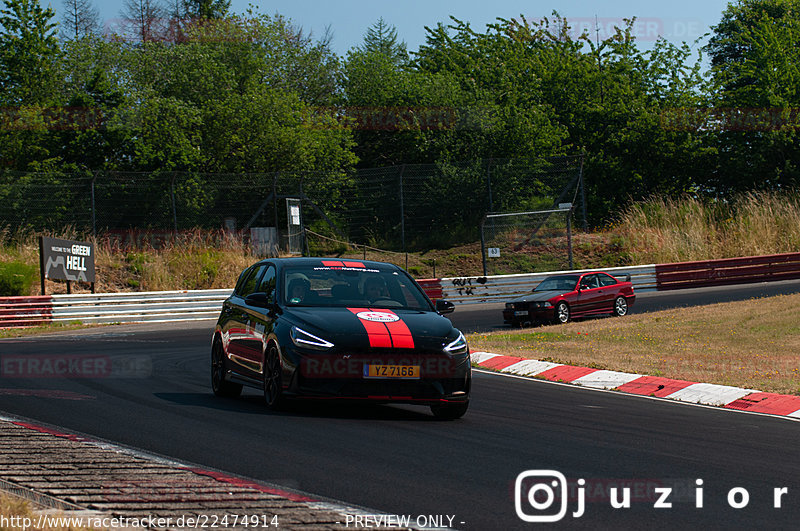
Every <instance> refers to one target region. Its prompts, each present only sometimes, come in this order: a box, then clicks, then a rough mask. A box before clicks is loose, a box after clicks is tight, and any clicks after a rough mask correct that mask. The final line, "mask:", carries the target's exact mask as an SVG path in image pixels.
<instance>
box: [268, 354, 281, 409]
mask: <svg viewBox="0 0 800 531" xmlns="http://www.w3.org/2000/svg"><path fill="white" fill-rule="evenodd" d="M264 403H265V404H266V405H267V407H268V408H270V409H274V410H277V409H280V408H281V406H282V405H283V381H282V378H281V356H280V354H279V353H278V347H276V346H275V345H274V344H270V345H269V347H267V354H266V356H264Z"/></svg>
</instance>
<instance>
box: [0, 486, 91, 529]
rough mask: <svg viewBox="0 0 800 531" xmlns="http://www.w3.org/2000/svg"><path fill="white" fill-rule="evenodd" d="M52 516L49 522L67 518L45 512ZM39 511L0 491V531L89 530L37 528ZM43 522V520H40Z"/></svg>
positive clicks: (51, 526) (57, 527)
mask: <svg viewBox="0 0 800 531" xmlns="http://www.w3.org/2000/svg"><path fill="white" fill-rule="evenodd" d="M47 512H48V513H50V514H51V515H52V518H50V519H48V520H49V522H53V521H58V520H57V519H58V518H59V517H64V520H67V518H69V517H68V516H67V515H65V514H64V513H60V512H53V511H47ZM40 514H42V513H41V512H40V509H39V508H38V507H36V506H35V505H34V504H32V503H31V502H29V501H28V500H25V499H23V498H19V497H17V496H12V495H11V494H7V493H5V492H2V491H0V531H88V530H89V529H91V528H84V527H74V526H72V525H67V526H54V525H44V526H42V527H39V526H38V525H37V524H38V523H39V520H40V518H39V515H40ZM42 521H44V520H42Z"/></svg>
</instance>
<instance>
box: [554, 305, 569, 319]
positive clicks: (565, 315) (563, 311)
mask: <svg viewBox="0 0 800 531" xmlns="http://www.w3.org/2000/svg"><path fill="white" fill-rule="evenodd" d="M569 319H570V313H569V304H567V303H566V302H564V301H561V302H559V303H558V304H556V310H555V322H557V323H561V324H564V323H568V322H569Z"/></svg>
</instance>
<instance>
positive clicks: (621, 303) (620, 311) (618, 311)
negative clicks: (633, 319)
mask: <svg viewBox="0 0 800 531" xmlns="http://www.w3.org/2000/svg"><path fill="white" fill-rule="evenodd" d="M627 314H628V300H627V299H626V298H625V297H623V296H622V295H620V296H619V297H617V298H616V299H615V300H614V311H612V312H611V315H613V316H615V317H622V316H623V315H627Z"/></svg>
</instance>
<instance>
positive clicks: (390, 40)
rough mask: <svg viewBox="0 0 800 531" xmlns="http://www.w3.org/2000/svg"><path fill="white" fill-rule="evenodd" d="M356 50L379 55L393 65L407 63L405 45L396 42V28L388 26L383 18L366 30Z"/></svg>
mask: <svg viewBox="0 0 800 531" xmlns="http://www.w3.org/2000/svg"><path fill="white" fill-rule="evenodd" d="M358 49H359V50H360V51H362V52H366V53H377V54H380V55H382V56H384V57H386V58H387V59H388V60H389V61H390V62H391V63H392V64H395V65H401V64H404V63H406V62H408V49H407V48H406V43H405V42H402V41H398V38H397V28H395V27H394V26H391V25H389V24H388V23H387V22H386V21H385V20H383V17H381V18H379V19H378V21H377V22H375V24H373V25H372V26H370V27H369V29H367V33H366V34H365V35H364V42H363V44H361V46H359V48H358Z"/></svg>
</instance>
